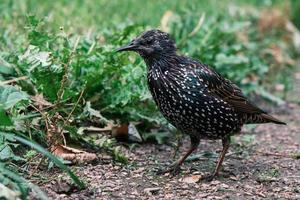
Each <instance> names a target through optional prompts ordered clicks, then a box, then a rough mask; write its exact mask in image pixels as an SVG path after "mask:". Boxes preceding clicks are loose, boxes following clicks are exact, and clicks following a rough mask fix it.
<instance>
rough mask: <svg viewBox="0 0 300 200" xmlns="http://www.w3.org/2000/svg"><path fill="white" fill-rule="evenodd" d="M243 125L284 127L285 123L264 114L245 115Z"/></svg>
mask: <svg viewBox="0 0 300 200" xmlns="http://www.w3.org/2000/svg"><path fill="white" fill-rule="evenodd" d="M245 123H246V124H256V123H257V124H260V123H275V124H282V125H286V123H285V122H282V121H280V120H279V119H276V118H275V117H273V116H271V115H269V114H266V113H261V114H251V115H247V116H245Z"/></svg>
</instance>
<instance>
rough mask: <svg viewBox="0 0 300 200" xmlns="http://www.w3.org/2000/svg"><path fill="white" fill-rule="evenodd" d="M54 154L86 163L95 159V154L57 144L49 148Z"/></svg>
mask: <svg viewBox="0 0 300 200" xmlns="http://www.w3.org/2000/svg"><path fill="white" fill-rule="evenodd" d="M51 151H52V152H53V154H54V155H56V156H58V157H61V158H63V159H64V160H68V161H70V162H72V163H73V164H74V163H87V162H92V161H94V160H96V159H97V155H96V154H94V153H89V152H86V151H82V150H79V149H75V148H71V147H67V146H63V145H57V146H54V147H52V148H51Z"/></svg>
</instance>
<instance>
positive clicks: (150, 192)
mask: <svg viewBox="0 0 300 200" xmlns="http://www.w3.org/2000/svg"><path fill="white" fill-rule="evenodd" d="M159 190H160V188H159V187H153V188H145V189H144V192H145V193H147V194H149V195H153V194H155V193H156V192H157V191H159Z"/></svg>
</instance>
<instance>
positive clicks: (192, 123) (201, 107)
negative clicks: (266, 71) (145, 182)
mask: <svg viewBox="0 0 300 200" xmlns="http://www.w3.org/2000/svg"><path fill="white" fill-rule="evenodd" d="M123 50H132V51H136V52H138V53H139V54H140V55H141V56H142V57H143V59H144V60H145V62H146V64H147V66H148V74H147V78H148V85H149V89H150V91H151V94H152V96H153V99H154V100H155V102H156V104H157V106H158V108H159V109H160V111H161V112H162V114H163V115H164V117H165V118H166V119H167V120H168V121H169V122H170V123H171V124H173V125H174V126H175V127H176V128H178V129H179V130H180V131H182V132H183V133H185V134H188V135H190V137H191V144H192V145H191V149H190V151H189V152H188V153H187V154H186V155H185V156H184V157H183V158H181V159H180V160H178V161H177V162H175V163H174V165H173V167H171V169H172V170H177V169H178V166H179V165H181V163H182V162H183V161H184V159H185V158H186V157H187V156H188V155H189V154H190V153H191V152H192V151H193V150H194V149H195V148H196V147H197V146H198V144H199V141H200V139H222V141H223V146H224V148H223V152H222V155H221V156H220V159H219V162H218V166H217V168H216V170H215V172H214V175H213V176H215V175H217V173H218V170H219V168H220V166H219V165H221V163H222V161H223V158H224V155H225V153H226V151H227V148H228V146H229V136H230V135H231V134H235V133H239V132H240V130H241V127H242V126H243V124H246V123H267V122H273V123H278V124H284V123H283V122H281V121H279V120H277V119H275V118H274V117H272V116H270V115H268V114H267V113H266V112H264V111H263V110H261V109H260V108H258V107H256V106H255V105H254V104H252V103H251V102H250V101H249V100H248V99H247V98H246V97H245V96H244V95H243V93H242V91H241V90H240V89H239V88H238V87H237V86H236V85H235V84H233V83H232V82H230V81H229V80H227V79H225V78H223V77H222V76H221V75H219V74H218V73H217V72H215V71H214V70H213V69H212V68H210V67H208V66H207V65H205V64H203V63H201V62H199V61H196V60H194V59H192V58H189V57H185V56H182V55H178V54H177V53H176V47H175V43H174V42H173V40H172V39H171V38H170V37H169V35H168V34H167V33H164V32H162V31H159V30H150V31H147V32H145V33H144V34H142V35H141V36H140V37H138V38H137V39H135V40H133V41H132V42H131V43H130V44H129V46H126V47H124V48H121V49H120V51H123ZM166 171H170V170H166Z"/></svg>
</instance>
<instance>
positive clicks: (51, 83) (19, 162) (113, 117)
mask: <svg viewBox="0 0 300 200" xmlns="http://www.w3.org/2000/svg"><path fill="white" fill-rule="evenodd" d="M245 2H246V1H245ZM245 2H244V1H234V3H232V1H222V2H220V1H209V2H206V1H180V0H176V1H166V0H165V1H159V2H153V1H146V2H142V1H134V0H128V1H107V0H102V1H82V0H74V1H67V0H64V1H57V2H55V3H54V2H52V1H50V0H49V1H48V0H46V1H38V0H23V1H13V0H4V1H3V2H2V3H1V5H0V43H1V45H0V81H1V82H0V131H1V132H0V133H1V135H0V161H1V165H0V186H1V185H4V186H5V187H6V188H7V189H8V188H9V189H11V190H14V191H20V192H21V193H22V196H21V197H22V198H23V199H26V196H27V195H28V192H29V191H30V190H29V189H30V188H31V189H33V190H34V188H36V187H31V186H32V184H31V183H29V182H28V181H26V180H25V179H24V178H21V176H24V177H29V174H28V171H27V170H26V169H27V168H32V167H30V166H36V167H37V168H38V167H40V163H42V164H43V165H45V166H46V165H47V164H48V165H49V163H54V164H56V165H57V166H59V167H60V168H61V169H63V170H66V171H67V172H68V173H69V175H70V176H71V177H72V179H73V180H74V181H75V182H76V183H77V184H78V185H79V186H80V187H83V183H81V182H80V180H78V178H77V177H76V176H75V175H74V174H73V172H71V171H70V170H69V169H68V168H66V166H65V165H64V164H62V161H61V160H58V159H57V158H56V157H54V156H53V155H52V154H50V153H49V152H48V151H45V149H44V148H48V149H49V150H50V151H55V149H53V147H57V146H58V145H66V144H68V145H72V144H81V145H82V144H86V143H89V144H90V145H91V146H93V148H96V147H97V148H100V150H104V151H107V152H111V153H112V154H113V156H114V158H115V159H116V160H117V161H121V162H126V161H127V160H126V158H124V156H123V155H122V153H121V151H120V150H119V148H117V146H118V144H117V143H116V141H115V139H112V138H108V137H107V136H101V138H100V142H99V141H98V142H97V141H96V142H95V139H93V138H92V140H93V142H91V138H90V137H87V136H86V135H85V134H83V133H82V130H83V128H84V127H88V126H96V127H100V128H103V127H104V128H105V127H107V126H108V125H110V124H113V126H117V125H118V124H127V123H129V122H133V121H135V122H140V123H142V126H140V127H139V128H140V129H139V131H140V132H141V133H144V134H147V132H149V128H151V127H154V126H156V127H157V125H160V126H161V125H166V122H165V120H164V119H163V118H162V117H161V115H160V114H159V112H158V111H157V109H156V107H155V105H154V103H153V101H152V98H151V96H150V94H149V92H148V89H147V84H146V67H145V65H144V63H143V62H142V60H141V59H140V58H139V57H138V56H136V55H135V54H133V53H130V54H116V53H115V49H116V48H117V47H119V46H121V45H123V44H126V43H128V42H129V41H130V40H131V39H132V38H133V37H134V36H137V35H138V34H140V33H141V32H143V31H144V30H145V29H149V28H157V27H159V28H161V29H163V30H165V31H168V32H170V34H171V35H172V36H173V37H174V39H175V41H176V43H177V45H178V48H179V49H180V52H181V53H183V54H187V55H189V56H192V57H194V58H198V59H200V60H202V61H203V62H205V63H208V64H210V65H211V66H212V67H214V68H216V69H217V70H218V71H219V72H220V73H221V74H223V75H224V76H226V77H228V78H229V79H231V80H232V81H234V82H236V83H237V84H238V85H239V86H241V87H242V89H243V90H244V91H245V92H246V93H248V94H249V95H251V94H256V95H262V96H263V97H265V98H267V99H268V100H271V101H274V102H275V103H280V102H282V100H284V99H285V98H286V92H288V91H289V90H290V89H291V88H292V80H291V78H290V77H291V74H292V73H293V71H294V68H293V65H294V63H295V62H296V60H297V59H298V56H299V51H297V48H299V46H298V47H297V45H296V44H295V43H294V40H293V36H294V32H293V30H290V29H288V28H286V27H287V26H286V25H287V23H290V20H289V16H285V15H284V14H283V13H284V12H285V10H290V9H291V8H293V9H295V8H294V7H293V5H294V4H295V5H298V8H299V3H298V2H297V1H284V2H283V1H251V3H247V4H246V3H245ZM145 8H147V12H145ZM291 13H294V15H292V16H290V18H291V19H293V20H294V19H295V18H296V15H297V13H296V12H291ZM278 72H280V73H278ZM279 86H280V88H281V89H280V91H281V92H280V93H278V95H277V96H274V95H273V94H272V93H273V91H275V90H276V87H277V88H278V87H279ZM158 137H159V136H158ZM145 138H147V136H145ZM98 139H99V138H98ZM158 139H161V138H158ZM36 143H39V144H40V145H41V146H43V147H44V148H42V147H41V146H40V145H37V144H36ZM26 145H28V146H29V147H28V146H26ZM40 153H42V154H43V155H46V156H47V158H49V159H46V160H42V159H41V155H40ZM38 159H40V163H39V162H37V160H38ZM63 162H65V161H63ZM20 166H22V167H20ZM4 174H6V175H4ZM17 174H21V175H17ZM24 183H25V185H24ZM38 193H39V194H40V195H41V196H43V194H42V193H40V192H38Z"/></svg>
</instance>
